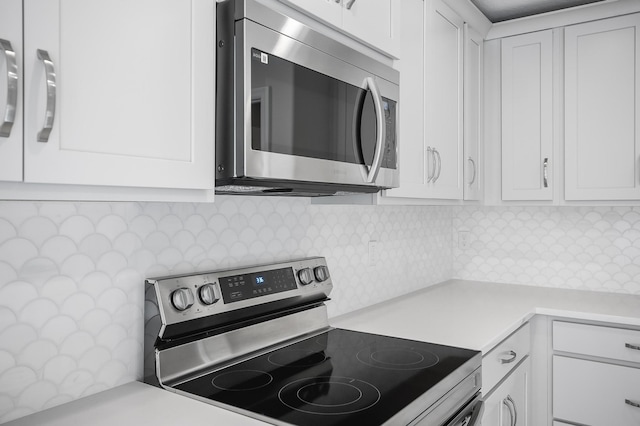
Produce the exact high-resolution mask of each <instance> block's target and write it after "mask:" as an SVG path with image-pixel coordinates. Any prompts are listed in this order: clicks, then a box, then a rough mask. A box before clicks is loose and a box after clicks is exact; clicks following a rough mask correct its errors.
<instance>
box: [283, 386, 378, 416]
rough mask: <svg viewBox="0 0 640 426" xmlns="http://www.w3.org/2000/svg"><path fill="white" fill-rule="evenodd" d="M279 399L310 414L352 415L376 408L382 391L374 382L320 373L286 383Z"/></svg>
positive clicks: (295, 408) (288, 405) (297, 409)
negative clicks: (320, 374) (319, 374)
mask: <svg viewBox="0 0 640 426" xmlns="http://www.w3.org/2000/svg"><path fill="white" fill-rule="evenodd" d="M278 398H280V401H282V403H283V404H284V405H286V406H287V407H289V408H292V409H294V410H296V411H301V412H304V413H309V414H321V415H339V414H351V413H356V412H358V411H363V410H366V409H368V408H371V407H373V406H374V405H375V404H376V403H377V402H378V401H379V400H380V391H379V390H378V388H376V387H375V386H373V385H372V384H370V383H367V382H365V381H362V380H358V379H352V378H349V377H332V376H320V377H309V378H305V379H299V380H295V381H293V382H291V383H289V384H287V385H285V386H284V387H283V388H282V389H280V392H278Z"/></svg>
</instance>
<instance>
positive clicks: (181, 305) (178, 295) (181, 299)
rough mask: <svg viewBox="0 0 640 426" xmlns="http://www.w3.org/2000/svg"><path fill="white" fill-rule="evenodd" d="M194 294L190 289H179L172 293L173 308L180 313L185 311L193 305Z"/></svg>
mask: <svg viewBox="0 0 640 426" xmlns="http://www.w3.org/2000/svg"><path fill="white" fill-rule="evenodd" d="M193 302H194V300H193V293H192V292H191V289H188V288H184V287H183V288H179V289H177V290H176V291H174V292H173V293H171V303H173V307H174V308H176V309H177V310H179V311H185V310H187V309H189V308H190V307H191V305H193Z"/></svg>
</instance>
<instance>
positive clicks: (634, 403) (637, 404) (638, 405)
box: [624, 399, 640, 408]
mask: <svg viewBox="0 0 640 426" xmlns="http://www.w3.org/2000/svg"><path fill="white" fill-rule="evenodd" d="M624 403H625V404H627V405H630V406H632V407H636V408H640V402H636V401H632V400H630V399H625V400H624Z"/></svg>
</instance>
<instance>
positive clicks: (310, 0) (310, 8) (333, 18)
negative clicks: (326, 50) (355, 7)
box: [284, 0, 342, 28]
mask: <svg viewBox="0 0 640 426" xmlns="http://www.w3.org/2000/svg"><path fill="white" fill-rule="evenodd" d="M284 2H285V3H290V4H291V5H293V6H295V7H297V8H299V9H302V10H304V11H305V12H307V13H310V14H311V15H314V16H315V17H317V18H319V19H321V20H323V21H325V22H328V23H329V24H331V25H333V26H335V27H338V28H341V27H342V7H341V4H342V0H284Z"/></svg>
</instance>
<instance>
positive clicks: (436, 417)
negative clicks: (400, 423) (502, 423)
mask: <svg viewBox="0 0 640 426" xmlns="http://www.w3.org/2000/svg"><path fill="white" fill-rule="evenodd" d="M453 412H454V413H455V414H449V416H447V417H444V416H442V413H437V414H436V413H432V414H430V415H427V416H426V417H423V418H422V419H420V421H418V422H417V423H412V424H411V426H434V425H441V426H479V425H480V423H481V422H482V414H483V413H484V401H483V400H482V398H481V396H480V394H477V395H476V396H475V397H474V398H473V399H472V400H471V401H469V402H468V403H467V404H466V405H465V406H464V407H463V408H461V409H460V410H459V411H457V412H455V411H453ZM443 418H445V419H447V418H448V419H449V420H446V421H444V422H443V420H442V419H443Z"/></svg>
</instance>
